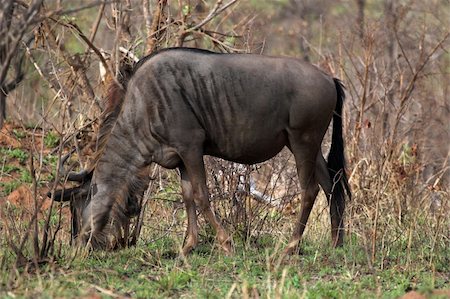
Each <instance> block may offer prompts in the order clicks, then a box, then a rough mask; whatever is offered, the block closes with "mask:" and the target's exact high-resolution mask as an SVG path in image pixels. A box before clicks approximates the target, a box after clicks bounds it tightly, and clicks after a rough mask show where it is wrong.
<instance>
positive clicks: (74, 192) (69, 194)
mask: <svg viewBox="0 0 450 299" xmlns="http://www.w3.org/2000/svg"><path fill="white" fill-rule="evenodd" d="M88 193H89V184H83V185H81V186H78V187H72V188H67V189H59V190H56V191H55V196H54V198H53V199H54V200H55V201H59V202H61V201H69V200H71V199H74V200H78V199H82V198H85V197H86V196H87V195H88ZM47 197H49V198H51V197H52V193H51V192H47Z"/></svg>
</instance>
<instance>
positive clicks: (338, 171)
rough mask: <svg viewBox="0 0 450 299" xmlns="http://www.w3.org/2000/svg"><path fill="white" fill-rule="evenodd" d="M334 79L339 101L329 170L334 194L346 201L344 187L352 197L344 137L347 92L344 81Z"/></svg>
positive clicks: (329, 155) (335, 112)
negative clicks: (343, 110)
mask: <svg viewBox="0 0 450 299" xmlns="http://www.w3.org/2000/svg"><path fill="white" fill-rule="evenodd" d="M333 80H334V83H335V85H336V91H337V102H336V108H335V110H334V115H333V134H332V142H331V149H330V153H329V154H328V171H329V174H330V177H331V179H332V181H333V185H334V192H333V196H335V195H336V199H337V200H338V201H344V188H345V192H346V193H347V196H348V197H349V199H351V192H350V187H349V185H348V180H347V175H346V173H345V156H344V139H343V137H342V106H343V104H344V100H345V92H344V86H343V84H342V82H341V81H340V80H339V79H336V78H334V79H333ZM338 204H339V202H338ZM344 204H345V203H344Z"/></svg>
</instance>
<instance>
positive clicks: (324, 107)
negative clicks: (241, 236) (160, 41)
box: [56, 48, 351, 254]
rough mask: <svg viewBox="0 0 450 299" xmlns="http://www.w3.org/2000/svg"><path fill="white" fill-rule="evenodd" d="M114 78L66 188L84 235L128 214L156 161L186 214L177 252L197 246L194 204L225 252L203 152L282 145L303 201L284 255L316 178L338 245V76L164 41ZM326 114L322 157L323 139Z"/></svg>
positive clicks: (241, 152)
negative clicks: (91, 144) (90, 149)
mask: <svg viewBox="0 0 450 299" xmlns="http://www.w3.org/2000/svg"><path fill="white" fill-rule="evenodd" d="M119 81H121V82H120V83H122V85H123V88H120V87H119V85H118V84H117V83H113V86H112V89H111V91H110V94H109V96H108V98H107V99H108V102H107V105H106V110H105V114H104V116H103V121H102V124H101V127H100V132H99V134H100V137H99V150H98V152H97V156H96V158H95V164H94V165H93V166H92V167H91V168H90V169H87V170H84V171H82V172H81V173H78V174H76V175H78V177H77V178H78V180H79V181H82V180H84V181H83V183H82V185H81V186H80V187H78V188H73V189H70V190H68V191H67V190H66V192H67V195H66V198H68V197H69V196H73V195H74V194H77V192H78V194H79V195H80V194H82V196H81V197H86V198H87V200H86V201H85V203H84V204H83V205H82V209H83V212H82V219H81V231H80V235H81V239H82V240H83V241H84V242H91V243H92V244H93V243H95V241H96V240H98V239H100V238H101V236H102V231H103V230H104V228H105V225H106V224H107V222H108V221H110V220H111V219H126V218H127V217H128V218H129V217H131V216H130V215H131V214H132V213H128V214H127V209H128V208H127V207H128V205H129V204H130V202H133V201H134V200H135V199H134V198H135V197H136V196H137V195H140V193H142V192H143V188H142V186H143V184H144V185H145V183H146V182H148V178H145V176H143V175H142V173H145V171H143V169H145V168H146V167H147V166H148V165H150V164H151V163H157V164H159V165H161V166H162V167H165V168H169V169H174V168H178V169H179V171H180V174H181V188H182V194H183V201H184V203H185V206H186V211H187V218H188V219H187V220H188V221H187V222H188V226H187V232H186V239H185V242H184V246H183V249H182V251H183V254H187V253H188V252H190V251H191V250H192V249H193V248H194V247H195V246H196V245H197V243H198V226H197V214H196V211H199V212H200V213H201V214H202V215H203V216H204V217H205V219H206V220H207V221H208V222H209V224H210V225H211V226H212V227H213V228H214V230H215V231H216V234H217V240H218V242H219V243H220V244H221V246H222V247H223V249H224V250H225V252H231V251H232V247H231V238H230V235H229V234H228V233H227V232H226V231H225V229H224V227H223V226H222V224H221V223H220V222H219V220H218V219H217V218H216V216H215V214H214V212H213V211H212V209H211V206H210V203H209V196H208V190H207V186H206V173H205V166H204V162H203V156H204V155H210V156H215V157H219V158H222V159H225V160H228V161H234V162H238V163H243V164H254V163H259V162H263V161H266V160H268V159H270V158H272V157H273V156H275V155H276V154H277V153H278V152H280V151H281V149H282V148H283V147H285V146H286V147H288V148H289V149H290V151H291V152H292V153H293V155H294V157H295V162H296V166H297V172H298V178H299V182H300V187H301V190H302V193H301V196H302V201H303V202H302V207H301V213H300V218H299V219H298V221H297V223H296V226H295V229H294V232H293V235H292V237H291V239H290V241H289V243H288V245H287V247H286V249H285V251H284V253H286V254H289V253H292V252H293V251H294V250H296V248H297V247H298V244H299V241H300V239H301V236H302V234H303V231H304V229H305V226H306V223H307V220H308V217H309V214H310V212H311V209H312V207H313V204H314V201H315V199H316V196H317V193H318V191H319V185H320V186H321V187H322V189H323V190H324V192H325V193H326V194H327V198H328V201H329V206H330V216H331V236H332V242H333V245H334V246H340V245H342V242H343V233H344V224H343V215H344V209H345V197H346V196H348V197H350V196H351V195H350V189H349V186H348V182H347V177H346V174H345V171H344V167H345V159H344V140H343V137H342V118H341V114H342V105H343V102H344V97H345V95H344V90H343V86H342V84H341V82H340V81H339V80H338V79H333V78H332V77H330V76H329V75H327V74H325V73H324V72H322V71H321V70H319V69H318V68H317V67H315V66H313V65H311V64H309V63H306V62H302V61H300V60H297V59H293V58H282V57H268V56H263V55H254V54H219V53H214V52H210V51H206V50H200V49H190V48H170V49H164V50H161V51H159V52H157V53H154V54H151V55H149V56H147V57H145V58H143V59H141V60H140V61H139V62H138V63H137V64H136V65H135V66H134V67H133V69H131V70H130V69H129V70H128V71H126V72H125V73H124V74H123V76H122V78H121V79H120V80H119ZM331 120H333V132H332V144H331V149H330V153H329V155H328V162H326V161H325V159H324V157H323V155H322V152H321V143H322V140H323V137H324V135H325V132H326V131H327V128H328V126H329V124H330V122H331ZM76 175H75V176H76ZM72 176H73V177H75V176H74V174H72ZM80 178H81V179H80ZM69 179H70V178H69ZM80 190H83V191H82V192H81V193H80ZM88 191H89V192H88ZM60 196H61V194H60V193H59V195H57V196H56V197H60ZM100 243H101V242H100Z"/></svg>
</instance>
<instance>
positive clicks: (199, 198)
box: [182, 151, 232, 254]
mask: <svg viewBox="0 0 450 299" xmlns="http://www.w3.org/2000/svg"><path fill="white" fill-rule="evenodd" d="M182 160H183V163H184V165H185V167H186V171H187V174H188V176H189V181H190V182H191V186H192V191H193V196H194V201H195V205H196V207H197V208H198V209H199V211H200V212H201V213H202V214H203V216H204V217H205V219H206V221H208V222H209V224H210V225H211V226H212V227H213V228H214V230H215V231H216V234H217V241H218V242H219V244H220V245H221V246H222V248H223V250H224V251H225V253H227V254H231V253H232V246H231V238H230V236H229V235H228V233H227V232H226V231H225V229H224V228H223V226H222V224H221V223H220V222H219V220H218V219H217V218H216V216H215V215H214V213H213V211H212V209H211V205H210V203H209V195H208V189H207V186H206V173H205V165H204V163H203V154H202V153H201V152H199V151H198V152H195V153H190V154H188V155H185V156H183V155H182Z"/></svg>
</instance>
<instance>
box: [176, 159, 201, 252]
mask: <svg viewBox="0 0 450 299" xmlns="http://www.w3.org/2000/svg"><path fill="white" fill-rule="evenodd" d="M180 174H181V190H182V193H183V201H184V205H185V206H186V214H187V219H188V226H187V230H186V236H185V239H184V244H183V249H182V253H183V255H186V254H188V253H189V252H191V251H192V249H194V248H195V247H196V246H197V243H198V226H197V212H196V208H195V202H194V194H193V190H192V185H191V182H190V181H189V177H188V175H187V172H186V169H185V167H184V166H182V167H180Z"/></svg>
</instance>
